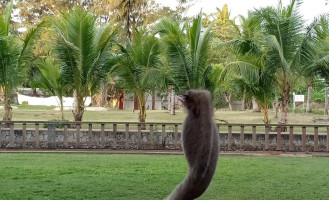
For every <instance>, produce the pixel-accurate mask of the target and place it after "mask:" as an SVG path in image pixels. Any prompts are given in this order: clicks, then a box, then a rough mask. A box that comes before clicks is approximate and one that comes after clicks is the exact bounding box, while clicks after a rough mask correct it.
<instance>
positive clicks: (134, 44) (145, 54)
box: [113, 29, 166, 122]
mask: <svg viewBox="0 0 329 200" xmlns="http://www.w3.org/2000/svg"><path fill="white" fill-rule="evenodd" d="M160 47H161V46H160V42H159V40H158V39H157V38H156V37H155V36H154V35H150V34H148V33H147V32H143V31H138V30H137V29H135V30H134V34H133V38H132V41H131V42H128V44H127V46H126V47H123V46H120V48H121V52H122V56H121V59H120V62H119V63H118V64H117V65H116V66H115V67H114V68H113V73H115V74H116V75H118V77H119V79H118V83H119V84H120V85H121V86H122V87H123V88H124V90H125V91H126V92H131V93H134V94H135V95H136V96H135V98H137V99H138V103H139V109H140V113H139V121H140V122H144V121H145V118H146V107H145V103H146V102H145V101H146V99H145V95H146V92H151V91H153V90H154V88H155V87H159V88H160V87H162V86H163V85H164V83H165V80H166V71H165V68H164V67H163V64H162V61H161V57H160V50H161V49H160Z"/></svg>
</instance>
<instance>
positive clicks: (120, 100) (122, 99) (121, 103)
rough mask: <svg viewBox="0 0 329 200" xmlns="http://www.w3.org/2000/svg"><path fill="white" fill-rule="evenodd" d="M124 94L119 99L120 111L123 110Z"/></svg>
mask: <svg viewBox="0 0 329 200" xmlns="http://www.w3.org/2000/svg"><path fill="white" fill-rule="evenodd" d="M123 102H124V94H123V93H121V94H120V97H119V110H123Z"/></svg>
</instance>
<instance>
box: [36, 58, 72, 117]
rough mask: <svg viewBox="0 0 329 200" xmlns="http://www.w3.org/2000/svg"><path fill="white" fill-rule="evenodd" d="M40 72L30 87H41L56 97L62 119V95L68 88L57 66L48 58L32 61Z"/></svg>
mask: <svg viewBox="0 0 329 200" xmlns="http://www.w3.org/2000/svg"><path fill="white" fill-rule="evenodd" d="M34 64H35V65H36V66H37V67H38V69H39V71H40V74H39V75H38V76H36V77H35V80H34V81H32V82H31V86H32V88H41V89H42V90H44V91H45V92H46V93H48V94H51V95H53V96H57V97H58V100H59V102H58V104H59V107H60V111H61V119H62V120H64V106H63V96H64V92H65V91H66V89H67V88H68V85H66V84H65V83H64V81H63V80H62V78H61V74H60V70H59V66H58V65H57V64H55V63H54V61H52V60H51V59H50V58H46V59H39V60H36V61H35V62H34Z"/></svg>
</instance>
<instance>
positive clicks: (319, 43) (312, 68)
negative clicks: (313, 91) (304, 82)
mask: <svg viewBox="0 0 329 200" xmlns="http://www.w3.org/2000/svg"><path fill="white" fill-rule="evenodd" d="M314 31H315V34H314V35H315V37H316V43H315V44H314V45H315V47H316V54H315V55H316V56H315V58H314V59H312V60H310V61H309V63H307V64H308V65H307V67H306V68H305V74H306V75H308V76H311V77H320V78H322V79H324V81H325V109H324V113H325V115H328V83H329V19H328V16H327V15H323V16H321V17H320V18H319V20H318V23H316V25H315V27H314Z"/></svg>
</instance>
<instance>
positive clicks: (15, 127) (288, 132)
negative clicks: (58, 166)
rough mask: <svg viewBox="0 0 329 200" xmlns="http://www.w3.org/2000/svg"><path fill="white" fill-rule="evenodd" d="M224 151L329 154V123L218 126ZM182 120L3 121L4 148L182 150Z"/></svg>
mask: <svg viewBox="0 0 329 200" xmlns="http://www.w3.org/2000/svg"><path fill="white" fill-rule="evenodd" d="M217 126H218V130H219V136H220V148H221V150H229V151H231V150H276V151H303V152H305V151H327V152H329V124H328V125H322V124H321V125H320V124H318V125H313V124H312V125H301V124H286V125H279V124H268V125H265V124H217ZM181 129H182V125H181V123H152V122H147V123H137V122H50V121H0V148H108V149H182V147H181Z"/></svg>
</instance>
